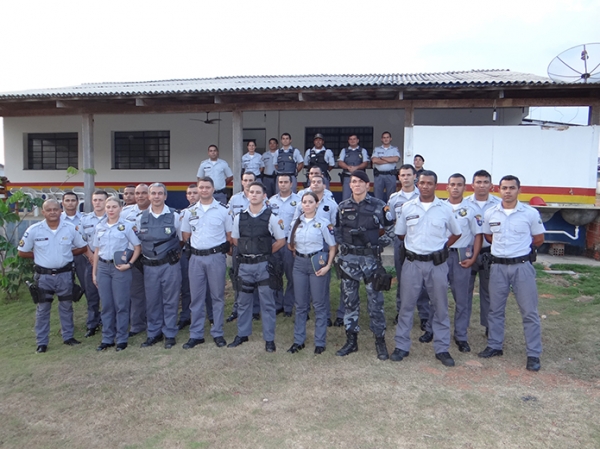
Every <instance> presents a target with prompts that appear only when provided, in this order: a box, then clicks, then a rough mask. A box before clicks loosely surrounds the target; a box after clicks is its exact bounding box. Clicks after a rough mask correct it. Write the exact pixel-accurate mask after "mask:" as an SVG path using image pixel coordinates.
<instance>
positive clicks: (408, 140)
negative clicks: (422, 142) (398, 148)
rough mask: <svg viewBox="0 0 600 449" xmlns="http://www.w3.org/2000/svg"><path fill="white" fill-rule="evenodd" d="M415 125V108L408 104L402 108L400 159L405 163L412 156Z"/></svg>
mask: <svg viewBox="0 0 600 449" xmlns="http://www.w3.org/2000/svg"><path fill="white" fill-rule="evenodd" d="M414 126H415V108H414V107H413V105H412V104H408V105H407V107H405V108H404V147H403V151H402V161H403V163H404V164H406V163H407V162H406V161H407V160H408V161H412V158H413V157H414V154H413V153H414V148H413V146H414V142H413V131H414Z"/></svg>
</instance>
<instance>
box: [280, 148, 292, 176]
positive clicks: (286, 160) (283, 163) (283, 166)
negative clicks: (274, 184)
mask: <svg viewBox="0 0 600 449" xmlns="http://www.w3.org/2000/svg"><path fill="white" fill-rule="evenodd" d="M277 173H279V174H284V173H285V174H286V175H288V174H289V175H295V174H296V162H295V161H294V149H293V148H290V150H289V151H287V152H285V151H283V148H280V149H279V151H278V152H277Z"/></svg>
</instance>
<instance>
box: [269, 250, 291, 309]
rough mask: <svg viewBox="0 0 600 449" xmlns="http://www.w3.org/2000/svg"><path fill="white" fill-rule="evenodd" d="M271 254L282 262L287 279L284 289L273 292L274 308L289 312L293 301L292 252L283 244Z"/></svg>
mask: <svg viewBox="0 0 600 449" xmlns="http://www.w3.org/2000/svg"><path fill="white" fill-rule="evenodd" d="M273 256H274V257H275V259H277V260H278V261H280V262H281V263H282V264H283V272H284V273H285V278H286V279H287V285H286V286H285V291H284V290H283V289H282V290H277V291H274V292H273V294H274V295H275V309H283V310H284V311H285V312H290V313H291V312H292V309H293V308H294V302H295V301H294V294H295V289H294V277H293V274H292V273H293V270H294V253H293V252H292V251H290V250H289V248H288V247H287V245H284V246H283V247H282V248H281V249H280V250H279V251H277V252H276V253H274V254H273Z"/></svg>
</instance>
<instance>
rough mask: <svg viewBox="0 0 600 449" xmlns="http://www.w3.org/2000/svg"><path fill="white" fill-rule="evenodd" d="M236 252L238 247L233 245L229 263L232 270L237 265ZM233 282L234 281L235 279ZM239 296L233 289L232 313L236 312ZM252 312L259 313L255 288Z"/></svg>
mask: <svg viewBox="0 0 600 449" xmlns="http://www.w3.org/2000/svg"><path fill="white" fill-rule="evenodd" d="M238 254H239V252H238V247H237V246H234V247H233V249H232V251H231V256H232V260H231V264H232V266H233V270H234V272H235V270H236V267H237V266H238V262H237V255H238ZM233 282H235V280H234V281H233ZM239 296H240V293H239V292H238V291H235V292H234V294H233V309H232V312H233V313H237V312H238V301H239ZM252 313H254V314H257V313H260V301H259V299H258V290H257V289H255V290H254V300H253V301H252Z"/></svg>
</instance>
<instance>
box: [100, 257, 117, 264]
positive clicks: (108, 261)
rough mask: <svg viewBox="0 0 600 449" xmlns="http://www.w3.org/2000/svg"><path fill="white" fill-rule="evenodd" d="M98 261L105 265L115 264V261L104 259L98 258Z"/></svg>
mask: <svg viewBox="0 0 600 449" xmlns="http://www.w3.org/2000/svg"><path fill="white" fill-rule="evenodd" d="M98 260H99V261H100V262H104V263H113V262H114V260H106V259H103V258H102V257H98Z"/></svg>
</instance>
